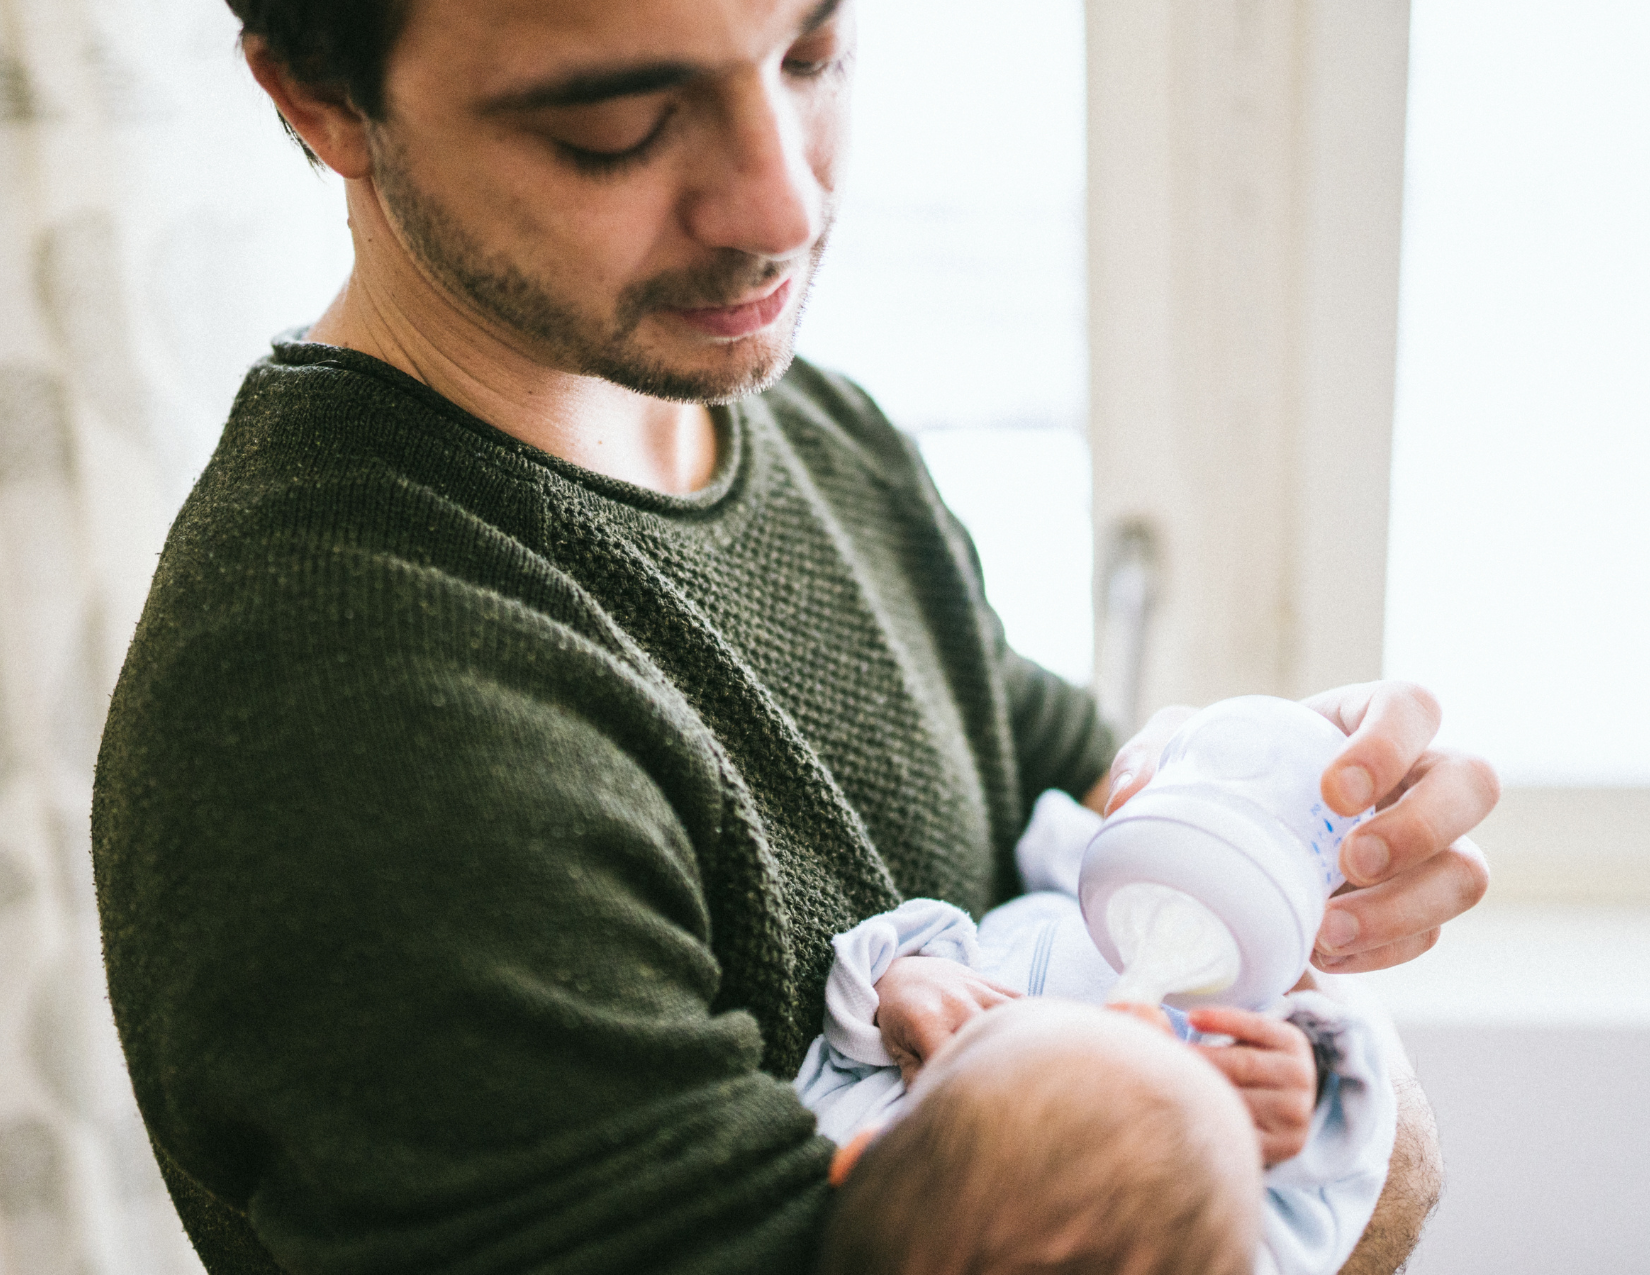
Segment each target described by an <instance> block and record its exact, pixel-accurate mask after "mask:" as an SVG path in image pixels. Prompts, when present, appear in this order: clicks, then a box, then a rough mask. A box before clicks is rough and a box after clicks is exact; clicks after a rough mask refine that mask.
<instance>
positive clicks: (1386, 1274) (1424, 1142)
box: [1341, 1073, 1444, 1275]
mask: <svg viewBox="0 0 1650 1275" xmlns="http://www.w3.org/2000/svg"><path fill="white" fill-rule="evenodd" d="M1393 1087H1394V1088H1395V1089H1396V1090H1397V1094H1398V1136H1397V1138H1396V1139H1395V1140H1394V1142H1393V1144H1392V1160H1391V1163H1390V1165H1389V1167H1388V1169H1387V1175H1386V1186H1385V1187H1383V1188H1382V1190H1381V1198H1380V1199H1379V1200H1377V1201H1376V1202H1375V1214H1374V1216H1373V1217H1371V1218H1370V1219H1369V1225H1368V1226H1366V1227H1365V1228H1364V1233H1363V1238H1362V1239H1360V1240H1359V1241H1358V1247H1357V1248H1355V1249H1353V1250H1352V1256H1351V1257H1349V1258H1347V1260H1346V1265H1345V1266H1343V1267H1341V1275H1395V1272H1397V1271H1400V1270H1402V1269H1403V1267H1404V1263H1405V1262H1407V1261H1409V1256H1410V1254H1411V1253H1413V1252H1414V1251H1415V1245H1416V1244H1417V1243H1419V1242H1420V1239H1421V1230H1422V1228H1423V1227H1424V1226H1426V1223H1427V1219H1428V1218H1429V1217H1431V1216H1432V1211H1433V1209H1435V1208H1437V1207H1438V1197H1439V1195H1440V1194H1441V1193H1442V1191H1443V1187H1444V1160H1443V1156H1442V1154H1441V1153H1440V1152H1439V1149H1438V1125H1437V1123H1436V1122H1435V1121H1434V1120H1433V1118H1432V1106H1431V1104H1429V1103H1428V1102H1427V1096H1426V1094H1424V1093H1422V1092H1421V1085H1420V1082H1419V1081H1417V1080H1416V1079H1415V1077H1414V1076H1413V1075H1409V1074H1402V1073H1401V1074H1400V1075H1398V1076H1397V1077H1396V1078H1395V1080H1394V1083H1393Z"/></svg>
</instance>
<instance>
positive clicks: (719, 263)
mask: <svg viewBox="0 0 1650 1275" xmlns="http://www.w3.org/2000/svg"><path fill="white" fill-rule="evenodd" d="M373 179H374V182H375V184H376V185H377V188H378V191H379V193H380V194H381V195H382V196H383V199H384V203H385V205H386V206H387V207H388V209H389V211H390V212H391V213H392V214H393V215H394V217H395V219H396V221H397V222H398V223H399V224H400V227H401V231H402V233H403V234H404V235H405V236H406V238H407V243H408V245H409V247H410V248H411V249H412V251H413V253H414V255H415V256H416V257H417V259H418V261H419V263H420V264H421V265H422V266H423V267H424V269H425V270H427V271H428V272H429V273H430V274H431V275H432V276H433V277H434V278H435V279H436V281H437V282H438V283H440V284H441V285H442V286H443V287H445V288H446V289H448V290H449V291H450V292H452V293H454V294H455V295H457V296H458V297H460V298H462V299H464V300H465V301H468V302H469V303H470V304H471V305H472V306H474V307H475V308H476V309H477V310H479V311H480V312H481V313H482V314H483V315H484V316H486V317H487V318H489V319H491V320H493V321H494V322H496V323H499V324H501V325H503V326H504V327H506V328H508V329H510V330H512V331H514V332H517V333H520V334H522V335H524V336H526V337H527V338H529V339H530V340H531V341H532V342H533V343H534V344H535V345H536V346H537V347H539V349H540V350H541V351H543V355H542V357H544V358H545V361H547V362H549V363H552V364H553V365H554V366H556V367H558V368H560V369H562V370H564V371H569V372H573V373H575V374H577V375H581V376H594V377H599V378H601V379H602V380H604V381H610V382H612V383H613V384H615V385H621V386H623V387H625V388H626V389H629V390H633V391H635V392H636V393H638V394H645V395H647V396H648V397H650V398H660V399H670V400H673V401H675V402H682V403H711V404H714V403H731V402H733V401H734V400H736V399H741V398H745V397H747V396H749V395H751V394H758V393H760V392H761V391H763V390H765V389H768V388H770V387H771V386H773V385H774V384H776V383H777V382H778V381H779V379H780V378H781V377H782V376H784V375H785V372H786V370H787V369H788V368H789V367H790V365H791V361H792V359H793V358H794V357H795V341H796V327H797V324H798V322H800V320H801V317H802V311H803V309H804V308H805V306H806V304H807V298H808V293H809V291H810V290H811V289H812V287H813V280H814V274H815V272H816V271H817V270H818V268H819V262H820V258H821V257H822V256H823V255H824V252H825V243H826V240H827V239H828V237H829V234H830V226H831V220H832V217H833V215H834V209H833V208H831V207H827V209H826V216H825V227H824V230H823V231H822V232H821V233H820V236H819V238H818V239H817V240H816V241H815V242H814V244H813V245H812V247H811V248H810V249H809V250H808V255H807V261H806V264H805V265H804V267H803V268H802V270H801V271H799V272H798V275H797V279H796V282H795V283H794V284H793V286H794V287H797V288H798V289H799V291H800V292H801V297H800V298H799V301H798V304H797V306H796V309H795V311H794V312H793V313H792V314H791V316H790V317H789V319H788V320H787V321H784V326H783V328H776V329H775V330H773V331H770V332H765V333H762V334H760V337H758V338H756V339H749V338H747V339H745V340H740V341H734V342H728V343H726V344H723V345H720V346H711V347H709V349H710V351H711V353H712V356H713V357H715V358H718V359H719V361H720V363H721V366H720V367H713V368H704V367H698V368H683V367H675V366H672V365H671V364H669V363H667V362H665V361H664V360H663V359H661V358H659V357H658V356H657V355H654V354H652V353H650V352H649V351H647V350H646V349H645V348H643V347H642V345H641V343H640V342H639V341H637V339H636V333H637V330H638V329H639V328H640V327H641V325H642V323H643V322H644V321H645V320H646V319H647V318H648V317H649V316H650V315H653V314H655V313H658V312H659V311H662V310H678V309H700V308H709V307H714V306H719V305H728V304H731V303H733V302H736V301H739V300H741V299H743V298H744V297H747V296H749V295H750V294H751V293H752V292H753V291H756V290H757V289H760V288H762V287H763V286H764V285H766V284H771V283H773V282H774V280H776V279H778V278H779V277H780V276H781V275H782V274H784V273H786V272H787V271H788V270H791V269H793V268H794V264H795V263H794V259H792V260H787V261H775V260H773V259H772V258H769V257H759V256H755V255H752V254H750V253H745V252H740V251H738V250H737V249H732V248H724V249H718V250H717V252H716V254H715V256H714V257H713V258H712V259H711V261H710V262H709V263H708V264H707V265H705V266H702V267H699V268H696V269H693V270H678V271H670V272H667V273H664V274H659V275H655V276H653V277H652V278H649V279H644V280H642V281H640V282H638V283H634V284H631V285H629V286H628V287H626V288H625V289H624V290H623V291H621V292H620V293H619V296H618V298H617V300H616V301H615V303H614V306H613V316H612V318H611V319H610V320H606V321H604V320H602V319H601V318H599V317H597V316H595V315H593V314H591V313H590V312H589V311H588V310H587V309H584V308H582V307H580V306H579V305H578V304H577V303H576V302H575V301H574V300H573V299H572V298H571V297H567V296H564V295H560V294H558V293H557V292H556V291H555V290H553V289H552V288H551V287H550V286H549V285H548V284H547V283H546V282H544V281H543V280H539V279H535V278H532V277H531V276H529V275H528V274H527V273H526V272H524V271H523V270H522V269H521V268H520V266H519V265H517V264H516V262H514V261H512V260H510V259H509V258H508V257H505V256H502V255H500V254H498V253H491V254H489V253H488V251H487V250H486V249H484V248H483V247H482V246H481V245H480V244H479V243H478V242H477V241H476V239H475V237H474V236H473V235H472V234H471V233H470V231H469V230H468V229H467V228H466V227H465V226H464V225H463V224H462V223H461V222H460V221H459V220H458V219H457V218H455V217H454V216H453V215H452V214H451V213H450V212H449V211H448V210H447V209H446V208H445V207H444V206H443V205H442V204H441V203H440V201H438V200H437V199H436V198H435V197H434V196H432V195H430V194H429V193H428V192H426V191H423V190H421V189H419V187H418V186H417V185H416V184H415V183H414V182H413V181H412V179H411V178H410V177H409V176H408V174H407V171H406V166H405V164H404V163H403V162H402V161H401V156H400V155H399V154H398V152H397V150H396V148H394V147H393V146H392V145H388V144H386V141H385V139H384V138H382V136H380V137H378V138H375V139H374V144H373Z"/></svg>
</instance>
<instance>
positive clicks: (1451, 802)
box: [1341, 750, 1501, 902]
mask: <svg viewBox="0 0 1650 1275" xmlns="http://www.w3.org/2000/svg"><path fill="white" fill-rule="evenodd" d="M1404 787H1405V789H1406V791H1405V792H1404V793H1403V795H1402V796H1401V797H1400V798H1399V799H1398V800H1397V801H1395V802H1393V803H1392V805H1390V806H1388V807H1387V808H1386V809H1384V810H1382V811H1381V812H1380V813H1379V814H1377V815H1375V816H1374V817H1373V818H1371V819H1369V820H1368V821H1367V822H1365V823H1362V824H1359V825H1358V827H1357V829H1356V830H1355V831H1354V832H1353V833H1352V835H1351V836H1349V837H1348V838H1347V839H1346V840H1345V842H1343V843H1342V845H1341V871H1342V872H1344V873H1346V877H1347V880H1349V881H1351V882H1352V883H1353V884H1354V885H1373V884H1375V883H1376V882H1378V881H1384V880H1386V879H1387V878H1388V877H1392V876H1396V875H1398V874H1399V873H1401V872H1405V871H1408V870H1409V869H1410V868H1412V867H1414V866H1416V865H1417V864H1419V863H1421V862H1422V861H1423V860H1426V859H1430V858H1431V857H1432V856H1433V855H1435V854H1437V853H1438V852H1439V851H1441V850H1443V849H1444V848H1445V847H1447V846H1449V845H1450V844H1451V843H1452V842H1455V841H1456V840H1457V839H1459V838H1461V837H1463V836H1464V834H1466V833H1467V832H1469V831H1470V830H1471V829H1473V828H1476V827H1477V826H1478V825H1479V823H1481V822H1482V821H1483V818H1484V816H1485V815H1487V814H1489V812H1490V811H1491V810H1493V809H1494V808H1495V803H1496V802H1497V801H1498V800H1500V797H1501V781H1500V780H1499V779H1498V778H1497V777H1496V773H1495V768H1494V767H1492V766H1491V765H1490V764H1489V763H1488V762H1487V761H1485V760H1484V759H1483V758H1481V757H1474V756H1472V755H1471V754H1470V753H1462V752H1454V751H1443V750H1435V751H1430V752H1427V753H1424V754H1422V756H1421V758H1420V760H1419V761H1418V762H1417V763H1416V764H1415V767H1414V769H1413V770H1412V771H1411V772H1410V775H1409V776H1408V778H1407V779H1406V780H1405V781H1404ZM1469 844H1470V843H1469ZM1482 857H1483V856H1481V855H1480V856H1479V858H1480V859H1482ZM1485 884H1488V878H1487V877H1486V878H1485ZM1480 893H1482V892H1480ZM1476 901H1477V900H1473V902H1476Z"/></svg>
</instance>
